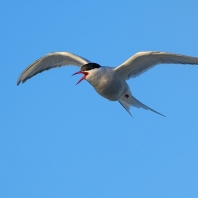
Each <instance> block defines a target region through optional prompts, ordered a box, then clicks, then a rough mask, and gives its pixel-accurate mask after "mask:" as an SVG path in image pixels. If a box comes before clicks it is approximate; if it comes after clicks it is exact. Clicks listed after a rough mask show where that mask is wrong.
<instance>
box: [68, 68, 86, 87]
mask: <svg viewBox="0 0 198 198" xmlns="http://www.w3.org/2000/svg"><path fill="white" fill-rule="evenodd" d="M76 74H84V76H83V77H82V78H81V79H80V80H79V81H78V82H77V83H76V85H77V84H78V83H80V82H81V81H82V80H84V79H85V78H86V76H87V75H88V72H84V71H78V72H76V73H74V74H73V75H72V76H74V75H76Z"/></svg>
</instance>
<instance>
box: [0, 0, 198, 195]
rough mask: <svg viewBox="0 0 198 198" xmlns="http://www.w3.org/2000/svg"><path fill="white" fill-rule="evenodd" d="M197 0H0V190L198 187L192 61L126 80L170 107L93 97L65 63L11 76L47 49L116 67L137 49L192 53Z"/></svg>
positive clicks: (196, 191)
mask: <svg viewBox="0 0 198 198" xmlns="http://www.w3.org/2000/svg"><path fill="white" fill-rule="evenodd" d="M197 7H198V1H195V0H192V1H191V2H190V3H189V1H184V0H183V1H181V0H176V1H170V0H167V1H150V2H149V1H145V0H139V1H129V0H128V1H124V2H123V1H113V0H105V1H97V2H96V1H91V0H84V1H79V0H76V1H74V0H73V1H38V0H35V1H34V2H33V1H13V0H7V1H1V2H0V18H1V19H0V29H1V33H0V35H1V36H0V43H1V45H0V52H1V67H0V70H1V72H0V75H1V78H0V81H1V82H0V90H1V93H2V96H1V114H0V121H1V122H0V156H1V157H0V197H3V198H12V197H13V198H27V197H28V198H35V197H37V198H40V197H42V198H43V197H48V198H51V197H69V198H76V197H86V198H93V197H94V198H101V197H102V198H111V197H113V198H117V197H125V198H128V197H130V198H131V197H138V198H143V197H144V198H145V197H146V198H150V197H152V198H155V197H160V198H167V197H169V198H172V197H174V198H175V197H180V198H184V197H198V169H197V167H198V158H197V156H198V155H197V153H198V144H197V142H198V105H197V101H198V92H197V86H198V67H197V66H189V65H159V66H156V67H155V68H153V69H152V70H149V71H148V72H146V73H144V74H142V75H141V76H139V77H138V78H135V79H131V80H129V81H128V83H129V85H130V87H131V90H132V93H133V95H134V96H135V97H136V98H137V99H139V100H140V101H141V102H143V103H145V104H146V105H148V106H149V107H151V108H153V109H155V110H157V111H159V112H160V113H162V114H164V115H166V116H167V117H166V118H164V117H161V116H159V115H157V114H154V113H152V112H150V111H145V110H142V109H135V108H132V109H131V112H132V114H133V118H131V117H130V116H129V115H128V114H127V112H126V111H125V110H124V109H123V108H122V107H121V105H120V104H119V103H118V102H110V101H108V100H106V99H104V98H102V97H100V96H99V95H98V94H97V93H96V92H95V91H94V90H93V88H92V87H91V86H90V85H89V84H88V83H87V82H86V81H83V82H82V83H80V84H79V85H78V86H76V85H75V84H76V82H77V81H78V80H79V78H80V76H78V75H77V76H71V75H72V74H73V73H74V72H76V71H78V70H79V69H78V68H76V67H62V68H59V69H53V70H50V71H47V72H44V73H41V74H39V75H37V76H35V77H34V78H32V79H30V80H28V81H27V82H26V83H25V84H21V85H19V86H16V82H17V78H18V76H19V75H20V73H21V72H22V71H23V70H24V69H25V68H26V67H27V66H28V65H29V64H30V63H32V62H33V61H34V60H36V59H38V58H39V57H41V56H43V55H45V54H47V53H49V52H53V51H69V52H73V53H75V54H78V55H80V56H83V57H85V58H87V59H88V60H90V61H93V62H97V63H99V64H101V65H108V66H118V65H119V64H120V63H122V62H123V61H125V60H126V59H127V58H129V57H130V56H132V55H133V54H134V53H136V52H138V51H145V50H155V51H167V52H174V53H179V54H186V55H191V56H197V57H198V39H197V35H198V26H197V21H198V15H197Z"/></svg>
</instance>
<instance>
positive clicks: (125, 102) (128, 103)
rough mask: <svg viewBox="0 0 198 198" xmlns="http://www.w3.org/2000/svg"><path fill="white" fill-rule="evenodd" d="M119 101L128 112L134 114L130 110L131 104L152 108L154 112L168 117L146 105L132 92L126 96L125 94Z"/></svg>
mask: <svg viewBox="0 0 198 198" xmlns="http://www.w3.org/2000/svg"><path fill="white" fill-rule="evenodd" d="M119 103H120V104H121V105H122V106H123V107H124V108H125V109H126V110H127V112H128V113H129V114H130V115H131V116H132V114H131V112H130V106H134V107H137V108H143V109H145V110H150V111H152V112H154V113H157V114H159V115H161V116H164V117H166V116H165V115H163V114H161V113H159V112H157V111H155V110H154V109H151V108H150V107H148V106H146V105H145V104H143V103H141V102H140V101H139V100H137V99H136V98H135V97H133V96H132V95H131V94H130V95H129V96H128V97H126V96H123V97H122V98H121V99H120V100H119Z"/></svg>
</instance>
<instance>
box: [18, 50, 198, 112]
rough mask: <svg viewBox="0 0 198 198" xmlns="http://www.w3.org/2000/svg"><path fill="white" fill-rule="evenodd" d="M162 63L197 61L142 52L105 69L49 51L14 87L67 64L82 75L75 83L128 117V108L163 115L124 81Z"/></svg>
mask: <svg viewBox="0 0 198 198" xmlns="http://www.w3.org/2000/svg"><path fill="white" fill-rule="evenodd" d="M163 63H166V64H170V63H174V64H191V65H198V58H196V57H191V56H185V55H180V54H173V53H167V52H156V51H145V52H138V53H136V54H134V55H133V56H131V57H130V58H129V59H127V60H126V61H125V62H123V63H122V64H121V65H119V66H118V67H108V66H101V65H99V64H97V63H94V62H90V61H89V60H87V59H85V58H83V57H81V56H78V55H75V54H72V53H70V52H52V53H49V54H47V55H45V56H43V57H41V58H40V59H38V60H36V61H35V62H33V63H32V64H31V65H29V66H28V67H27V68H26V69H25V70H24V71H23V72H22V73H21V75H20V76H19V78H18V81H17V85H19V84H20V83H21V82H22V83H24V82H25V81H26V80H28V79H29V78H31V77H33V76H34V75H36V74H38V73H40V72H43V71H45V70H49V69H51V68H56V67H61V66H66V65H73V66H78V67H80V71H78V72H76V73H74V74H73V75H76V74H83V77H82V78H81V79H80V80H79V81H78V82H77V84H78V83H80V82H81V81H82V80H84V79H85V80H87V81H88V82H89V83H90V84H91V85H92V86H93V87H94V89H95V90H96V92H97V93H98V94H100V95H101V96H103V97H104V98H106V99H108V100H110V101H118V102H119V103H120V104H121V105H122V106H123V107H124V108H125V109H126V111H127V112H128V113H129V114H130V115H131V116H132V114H131V113H130V107H131V106H133V107H137V108H143V109H146V110H150V111H152V112H155V113H157V114H159V115H162V116H164V115H163V114H161V113H159V112H157V111H155V110H153V109H151V108H150V107H148V106H146V105H145V104H143V103H142V102H140V101H139V100H137V99H136V98H135V97H134V96H133V95H132V93H131V91H130V88H129V86H128V84H127V82H126V80H128V79H130V78H134V77H136V76H139V75H140V74H142V73H143V72H145V71H147V70H148V69H150V68H152V67H154V66H155V65H158V64H163Z"/></svg>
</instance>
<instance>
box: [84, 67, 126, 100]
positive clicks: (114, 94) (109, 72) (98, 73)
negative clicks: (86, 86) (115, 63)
mask: <svg viewBox="0 0 198 198" xmlns="http://www.w3.org/2000/svg"><path fill="white" fill-rule="evenodd" d="M86 80H87V81H88V82H89V83H90V84H91V85H92V86H93V87H94V89H95V90H96V91H97V92H98V93H99V94H100V95H101V96H103V97H105V98H107V99H108V100H118V99H119V98H120V97H122V96H123V94H124V93H126V92H127V91H128V89H129V87H128V85H127V83H126V81H125V80H122V79H121V78H119V77H118V76H117V74H116V73H115V72H114V70H113V68H112V67H100V68H98V69H93V70H91V71H90V74H89V75H88V76H87V78H86Z"/></svg>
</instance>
